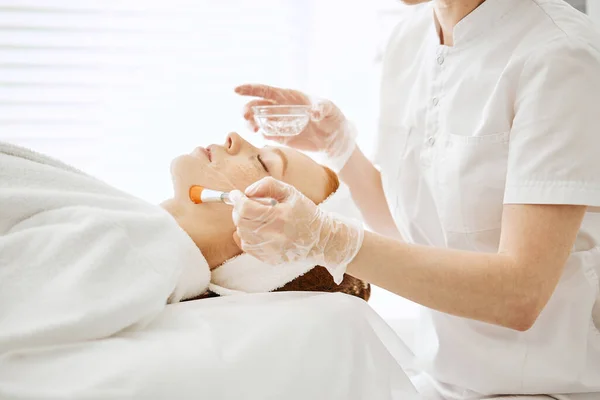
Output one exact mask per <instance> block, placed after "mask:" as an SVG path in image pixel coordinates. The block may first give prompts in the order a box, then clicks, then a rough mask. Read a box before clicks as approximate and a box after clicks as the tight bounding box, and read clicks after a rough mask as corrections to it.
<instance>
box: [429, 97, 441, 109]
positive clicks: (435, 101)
mask: <svg viewBox="0 0 600 400" xmlns="http://www.w3.org/2000/svg"><path fill="white" fill-rule="evenodd" d="M439 102H440V100H439V99H438V98H437V97H434V98H433V99H432V100H431V104H433V106H434V107H435V106H437V105H438V103H439Z"/></svg>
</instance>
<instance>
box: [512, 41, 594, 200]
mask: <svg viewBox="0 0 600 400" xmlns="http://www.w3.org/2000/svg"><path fill="white" fill-rule="evenodd" d="M515 101H516V102H515V117H514V121H513V125H512V129H511V134H510V145H509V155H508V166H507V179H506V191H505V197H504V202H505V203H507V204H572V205H587V206H600V54H599V53H598V51H597V50H596V49H594V48H593V47H592V46H591V45H589V44H585V43H574V42H570V41H567V39H565V40H563V41H561V43H554V44H552V45H551V46H547V47H546V48H545V49H542V50H538V51H536V53H535V54H533V55H532V56H531V57H530V58H529V60H527V61H526V62H525V64H524V67H523V71H522V75H521V78H520V82H519V85H518V87H517V90H516V92H515Z"/></svg>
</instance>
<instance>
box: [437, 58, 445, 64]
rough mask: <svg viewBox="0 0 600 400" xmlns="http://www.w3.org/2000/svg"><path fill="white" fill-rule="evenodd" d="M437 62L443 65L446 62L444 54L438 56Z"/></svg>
mask: <svg viewBox="0 0 600 400" xmlns="http://www.w3.org/2000/svg"><path fill="white" fill-rule="evenodd" d="M437 63H438V64H440V65H442V64H443V63H444V56H438V58H437Z"/></svg>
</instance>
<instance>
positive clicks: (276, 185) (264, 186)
mask: <svg viewBox="0 0 600 400" xmlns="http://www.w3.org/2000/svg"><path fill="white" fill-rule="evenodd" d="M244 193H245V194H246V196H248V197H267V198H271V199H275V200H277V202H279V203H283V202H286V201H288V200H294V194H296V193H298V190H297V189H296V188H295V187H293V186H290V185H288V184H287V183H284V182H281V181H278V180H277V179H275V178H273V177H271V176H267V177H265V178H262V179H261V180H259V181H256V182H254V183H253V184H252V185H250V186H248V187H247V188H246V190H245V191H244Z"/></svg>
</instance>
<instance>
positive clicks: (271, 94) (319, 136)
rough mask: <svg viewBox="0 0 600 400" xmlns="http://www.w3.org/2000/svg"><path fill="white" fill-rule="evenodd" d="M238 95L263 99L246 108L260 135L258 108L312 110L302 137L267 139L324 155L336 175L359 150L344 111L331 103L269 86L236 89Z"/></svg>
mask: <svg viewBox="0 0 600 400" xmlns="http://www.w3.org/2000/svg"><path fill="white" fill-rule="evenodd" d="M235 92H236V93H238V94H240V95H242V96H253V97H260V98H261V99H257V100H251V101H249V102H248V103H247V104H246V105H245V107H244V119H246V120H247V121H248V123H249V125H250V128H251V129H252V130H253V131H254V132H257V131H258V126H257V125H256V122H255V121H254V111H253V110H252V107H254V106H264V105H310V106H312V109H311V112H310V122H309V123H308V125H307V126H306V128H305V129H304V130H303V131H302V132H301V133H300V134H299V135H297V136H291V137H289V136H288V137H279V136H267V135H265V138H266V139H269V140H273V141H276V142H278V143H281V144H285V145H287V146H290V147H293V148H295V149H298V150H305V151H314V152H317V151H318V152H324V153H325V154H326V155H327V158H328V160H327V162H326V164H328V166H329V167H330V168H331V169H333V170H334V171H336V172H339V171H340V170H341V169H342V168H343V167H344V165H345V164H346V162H347V161H348V159H349V158H350V156H351V155H352V152H353V151H354V148H355V147H356V142H355V138H356V129H355V128H354V126H353V125H352V124H351V123H350V122H349V121H348V120H347V119H346V117H345V116H344V114H343V113H342V112H341V111H340V109H339V108H337V107H336V106H335V104H333V103H332V102H331V101H329V100H322V101H316V102H311V100H310V98H309V97H308V96H307V95H305V94H304V93H302V92H299V91H297V90H291V89H281V88H276V87H271V86H267V85H252V84H249V85H242V86H238V87H237V88H235Z"/></svg>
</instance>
